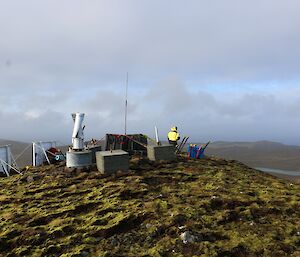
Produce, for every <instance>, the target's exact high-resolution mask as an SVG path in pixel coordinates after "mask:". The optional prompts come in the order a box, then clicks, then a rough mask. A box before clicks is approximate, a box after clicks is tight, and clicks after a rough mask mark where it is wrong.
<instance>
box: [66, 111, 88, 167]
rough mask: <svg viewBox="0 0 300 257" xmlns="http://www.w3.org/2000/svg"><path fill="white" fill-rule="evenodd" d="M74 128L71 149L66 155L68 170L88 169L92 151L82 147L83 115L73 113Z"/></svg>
mask: <svg viewBox="0 0 300 257" xmlns="http://www.w3.org/2000/svg"><path fill="white" fill-rule="evenodd" d="M72 118H73V121H74V128H73V133H72V147H70V148H69V151H68V152H67V153H66V159H67V160H66V165H67V167H68V168H88V167H90V166H91V165H92V151H91V150H88V149H86V147H85V145H84V133H83V132H84V128H85V126H83V120H84V113H73V114H72Z"/></svg>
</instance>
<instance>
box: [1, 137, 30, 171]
mask: <svg viewBox="0 0 300 257" xmlns="http://www.w3.org/2000/svg"><path fill="white" fill-rule="evenodd" d="M3 145H10V146H11V151H12V154H13V156H14V158H17V157H18V156H19V155H20V154H21V153H22V152H23V151H24V150H25V149H26V148H27V149H26V151H25V152H23V154H22V156H20V157H19V158H18V159H17V160H16V161H17V163H18V165H19V166H20V167H24V166H26V165H29V164H31V162H32V153H31V150H32V149H31V147H29V145H31V143H25V142H19V141H13V140H6V139H0V146H3Z"/></svg>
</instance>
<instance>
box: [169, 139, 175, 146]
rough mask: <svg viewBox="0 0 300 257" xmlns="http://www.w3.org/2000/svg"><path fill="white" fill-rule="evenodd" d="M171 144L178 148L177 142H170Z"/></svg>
mask: <svg viewBox="0 0 300 257" xmlns="http://www.w3.org/2000/svg"><path fill="white" fill-rule="evenodd" d="M169 144H170V145H174V146H175V147H176V146H177V141H172V140H169Z"/></svg>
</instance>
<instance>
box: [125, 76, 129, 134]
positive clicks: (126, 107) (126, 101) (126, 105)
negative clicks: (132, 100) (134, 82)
mask: <svg viewBox="0 0 300 257" xmlns="http://www.w3.org/2000/svg"><path fill="white" fill-rule="evenodd" d="M127 98H128V72H127V76H126V97H125V135H127V109H128V99H127Z"/></svg>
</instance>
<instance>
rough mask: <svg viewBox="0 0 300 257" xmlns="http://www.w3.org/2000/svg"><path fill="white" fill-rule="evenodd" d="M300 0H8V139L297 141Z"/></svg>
mask: <svg viewBox="0 0 300 257" xmlns="http://www.w3.org/2000/svg"><path fill="white" fill-rule="evenodd" d="M299 13H300V1H298V0H294V1H293V0H282V1H278V0H252V1H240V0H236V1H234V0H226V1H217V0H210V1H201V0H196V1H192V0H189V1H177V0H173V1H164V0H151V1H150V0H149V1H146V0H145V1H141V0H135V1H127V0H119V1H114V0H107V1H101V0H97V1H96V0H89V1H84V0H81V1H78V0H43V1H38V0H35V1H33V0H26V1H22V0H7V1H5V0H0V138H5V139H14V140H22V141H29V142H30V141H33V140H60V141H62V142H63V143H69V142H70V141H71V133H72V119H71V115H70V113H72V112H84V113H85V114H86V117H85V124H86V129H85V132H86V134H85V136H86V139H90V138H91V137H95V138H99V139H100V138H102V137H103V136H104V135H105V133H108V132H114V133H123V132H124V104H125V84H126V83H125V82H126V72H129V92H128V96H129V110H128V133H136V132H137V133H145V134H148V135H150V136H152V137H153V136H154V126H155V125H156V126H158V129H159V133H160V136H161V139H166V134H167V132H168V130H169V128H170V127H171V126H173V125H177V126H178V127H179V130H180V132H181V134H182V135H189V136H190V137H191V138H192V140H193V141H208V140H212V141H216V140H230V141H254V140H272V141H279V142H283V143H288V144H300V134H299V128H300V117H299V110H300V73H299V68H300V32H299V28H300V15H299Z"/></svg>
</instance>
